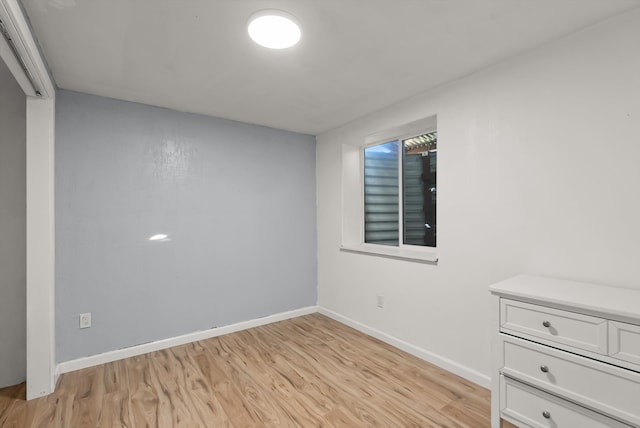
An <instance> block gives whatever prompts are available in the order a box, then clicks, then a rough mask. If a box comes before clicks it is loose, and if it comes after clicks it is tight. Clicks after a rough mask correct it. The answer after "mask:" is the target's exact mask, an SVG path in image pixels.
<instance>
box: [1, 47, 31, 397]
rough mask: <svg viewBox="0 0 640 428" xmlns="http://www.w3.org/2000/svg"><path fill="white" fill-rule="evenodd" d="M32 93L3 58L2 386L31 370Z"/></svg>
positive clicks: (20, 377)
mask: <svg viewBox="0 0 640 428" xmlns="http://www.w3.org/2000/svg"><path fill="white" fill-rule="evenodd" d="M26 112H27V106H26V97H25V95H24V92H22V89H20V86H18V83H17V82H16V81H15V79H14V77H13V75H12V74H11V72H10V71H9V69H8V68H7V67H6V65H5V64H4V62H3V61H2V59H0V388H2V387H4V386H8V385H15V384H17V383H20V382H23V381H24V380H25V378H26V370H27V357H26V348H27V326H26V322H27V318H26V313H27V307H26V293H27V286H26V238H27V235H26V215H27V213H26V203H27V202H26V191H27V190H26V161H27V158H26V141H27V127H26Z"/></svg>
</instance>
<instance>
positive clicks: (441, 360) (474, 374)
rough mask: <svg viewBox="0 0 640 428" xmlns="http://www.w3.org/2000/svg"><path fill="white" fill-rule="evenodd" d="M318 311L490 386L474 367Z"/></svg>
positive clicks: (486, 386)
mask: <svg viewBox="0 0 640 428" xmlns="http://www.w3.org/2000/svg"><path fill="white" fill-rule="evenodd" d="M318 312H319V313H321V314H322V315H326V316H328V317H329V318H332V319H334V320H336V321H338V322H340V323H342V324H345V325H348V326H349V327H352V328H354V329H356V330H358V331H360V332H362V333H365V334H368V335H369V336H373V337H375V338H376V339H379V340H382V341H383V342H385V343H388V344H389V345H391V346H394V347H396V348H398V349H400V350H402V351H405V352H407V353H409V354H411V355H414V356H416V357H418V358H420V359H422V360H425V361H427V362H429V363H431V364H434V365H436V366H438V367H440V368H443V369H444V370H447V371H449V372H451V373H454V374H457V375H458V376H461V377H463V378H465V379H467V380H469V381H471V382H473V383H476V384H478V385H480V386H482V387H484V388H487V389H490V388H491V378H490V377H489V376H487V375H484V374H482V373H480V372H478V371H476V370H474V369H471V368H469V367H467V366H464V365H462V364H460V363H456V362H455V361H452V360H450V359H448V358H446V357H443V356H441V355H438V354H435V353H433V352H430V351H427V350H426V349H423V348H420V347H418V346H415V345H412V344H411V343H409V342H405V341H404V340H401V339H398V338H397V337H394V336H391V335H390V334H387V333H384V332H382V331H380V330H377V329H375V328H372V327H369V326H367V325H365V324H362V323H361V322H358V321H355V320H353V319H351V318H348V317H346V316H344V315H341V314H339V313H337V312H334V311H332V310H329V309H326V308H323V307H321V306H320V307H318Z"/></svg>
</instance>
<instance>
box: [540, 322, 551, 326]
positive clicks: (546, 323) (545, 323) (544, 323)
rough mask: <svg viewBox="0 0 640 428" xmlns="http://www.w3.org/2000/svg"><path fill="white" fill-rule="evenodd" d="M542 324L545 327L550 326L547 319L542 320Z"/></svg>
mask: <svg viewBox="0 0 640 428" xmlns="http://www.w3.org/2000/svg"><path fill="white" fill-rule="evenodd" d="M542 325H543V326H545V327H551V323H550V322H549V321H542Z"/></svg>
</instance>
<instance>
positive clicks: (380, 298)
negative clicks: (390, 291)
mask: <svg viewBox="0 0 640 428" xmlns="http://www.w3.org/2000/svg"><path fill="white" fill-rule="evenodd" d="M378 307H379V308H384V296H383V295H382V294H378Z"/></svg>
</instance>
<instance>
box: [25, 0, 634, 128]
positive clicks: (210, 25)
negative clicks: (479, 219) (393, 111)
mask: <svg viewBox="0 0 640 428" xmlns="http://www.w3.org/2000/svg"><path fill="white" fill-rule="evenodd" d="M22 2H23V5H24V7H25V10H26V11H27V14H28V16H29V18H30V20H31V23H32V26H33V28H34V31H35V34H36V36H37V38H38V39H39V42H40V44H41V46H42V49H43V51H44V54H45V57H46V59H47V61H48V63H49V66H50V68H51V71H52V73H53V77H54V79H55V81H56V84H57V85H58V87H60V88H63V89H69V90H74V91H80V92H86V93H90V94H97V95H103V96H106V97H111V98H118V99H123V100H129V101H136V102H140V103H145V104H151V105H156V106H162V107H168V108H172V109H175V110H180V111H187V112H194V113H200V114H205V115H209V116H217V117H223V118H227V119H233V120H238V121H242V122H248V123H255V124H260V125H266V126H270V127H274V128H280V129H287V130H292V131H298V132H304V133H308V134H319V133H321V132H324V131H327V130H330V129H332V128H335V127H338V126H340V125H342V124H345V123H347V122H350V121H351V120H353V119H356V118H358V117H360V116H363V115H366V114H367V113H370V112H373V111H375V110H378V109H380V108H382V107H385V106H388V105H390V104H393V103H396V102H398V101H400V100H402V99H405V98H407V97H410V96H412V95H415V94H417V93H420V92H423V91H426V90H428V89H431V88H433V87H435V86H438V85H440V84H442V83H445V82H448V81H451V80H454V79H457V78H459V77H462V76H464V75H468V74H470V73H473V72H474V71H477V70H479V69H482V68H484V67H487V66H488V65H491V64H494V63H496V62H498V61H500V60H502V59H505V58H507V57H510V56H513V55H516V54H518V53H521V52H523V51H526V50H528V49H531V48H533V47H536V46H539V45H541V44H544V43H547V42H550V41H552V40H554V39H557V38H559V37H562V36H563V35H566V34H569V33H571V32H574V31H576V30H578V29H580V28H583V27H585V26H587V25H590V24H593V23H595V22H597V21H600V20H602V19H605V18H607V17H610V16H613V15H616V14H619V13H622V12H624V11H625V10H629V9H631V8H633V7H637V6H639V5H640V0H22ZM266 8H269V9H273V8H276V9H282V10H285V11H287V12H289V13H291V14H293V15H294V16H296V17H297V18H298V20H299V21H300V22H301V24H302V31H303V36H302V40H301V42H300V43H299V44H298V45H297V46H295V47H293V48H290V49H287V50H283V51H271V50H267V49H265V48H261V47H260V46H258V45H256V44H254V43H253V42H252V41H251V40H250V39H249V37H248V35H247V32H246V25H247V20H248V18H249V16H250V15H252V14H253V13H254V12H255V11H257V10H260V9H266Z"/></svg>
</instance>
